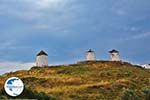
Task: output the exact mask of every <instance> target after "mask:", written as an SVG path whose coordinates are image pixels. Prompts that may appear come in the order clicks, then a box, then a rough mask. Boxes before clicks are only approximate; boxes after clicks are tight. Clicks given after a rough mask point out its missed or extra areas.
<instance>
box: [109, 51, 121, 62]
mask: <svg viewBox="0 0 150 100" xmlns="http://www.w3.org/2000/svg"><path fill="white" fill-rule="evenodd" d="M109 53H110V61H120V54H119V51H117V50H115V49H113V50H111V51H109Z"/></svg>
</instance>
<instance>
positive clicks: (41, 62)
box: [36, 55, 48, 67]
mask: <svg viewBox="0 0 150 100" xmlns="http://www.w3.org/2000/svg"><path fill="white" fill-rule="evenodd" d="M36 66H38V67H44V66H48V56H46V55H40V56H37V58H36Z"/></svg>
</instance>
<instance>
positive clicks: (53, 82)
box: [0, 61, 150, 100]
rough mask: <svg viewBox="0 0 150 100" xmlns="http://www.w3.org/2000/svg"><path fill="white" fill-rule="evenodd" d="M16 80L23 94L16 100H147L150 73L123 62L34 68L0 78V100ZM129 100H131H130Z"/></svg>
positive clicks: (149, 94)
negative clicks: (6, 85)
mask: <svg viewBox="0 0 150 100" xmlns="http://www.w3.org/2000/svg"><path fill="white" fill-rule="evenodd" d="M12 76H15V77H19V78H21V79H22V80H23V82H24V84H25V91H24V92H23V94H22V95H21V96H19V97H18V98H38V99H40V100H41V99H43V100H49V99H52V100H53V99H54V100H149V99H150V70H146V69H143V68H140V67H139V66H135V65H132V64H129V63H126V62H110V61H92V62H79V63H77V64H71V65H60V66H50V67H43V68H41V67H33V68H31V69H30V70H21V71H17V72H13V73H7V74H4V75H2V76H0V98H11V97H8V96H7V95H6V94H5V92H4V89H3V84H4V82H5V80H6V79H7V78H9V77H12ZM129 98H130V99H129Z"/></svg>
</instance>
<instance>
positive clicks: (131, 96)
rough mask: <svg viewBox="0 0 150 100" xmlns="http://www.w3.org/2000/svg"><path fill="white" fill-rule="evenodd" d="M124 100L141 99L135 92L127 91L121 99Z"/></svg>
mask: <svg viewBox="0 0 150 100" xmlns="http://www.w3.org/2000/svg"><path fill="white" fill-rule="evenodd" d="M121 99H122V100H139V97H138V96H137V95H136V93H135V91H133V90H126V91H125V92H124V93H123V96H122V97H121Z"/></svg>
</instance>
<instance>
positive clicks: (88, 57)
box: [86, 52, 96, 61]
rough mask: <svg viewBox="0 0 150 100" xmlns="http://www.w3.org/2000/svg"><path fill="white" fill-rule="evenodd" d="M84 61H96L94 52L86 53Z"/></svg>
mask: <svg viewBox="0 0 150 100" xmlns="http://www.w3.org/2000/svg"><path fill="white" fill-rule="evenodd" d="M86 60H88V61H91V60H92V61H93V60H96V56H95V53H94V52H87V53H86Z"/></svg>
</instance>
